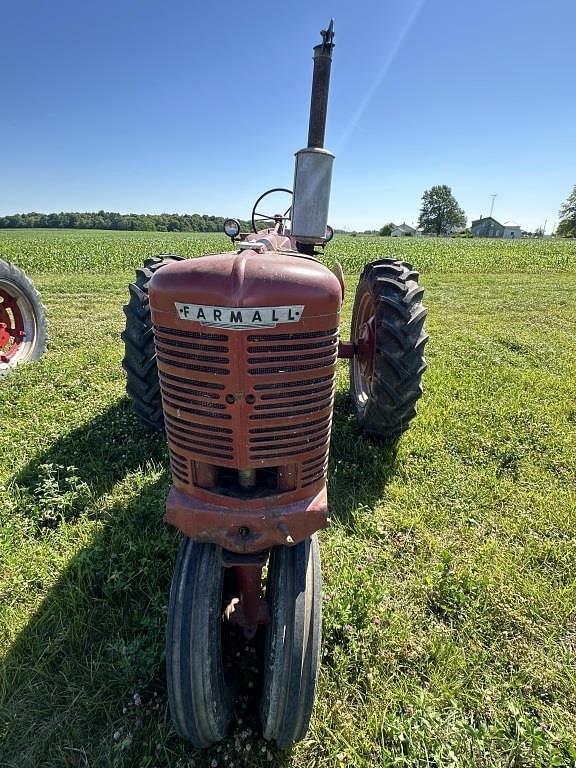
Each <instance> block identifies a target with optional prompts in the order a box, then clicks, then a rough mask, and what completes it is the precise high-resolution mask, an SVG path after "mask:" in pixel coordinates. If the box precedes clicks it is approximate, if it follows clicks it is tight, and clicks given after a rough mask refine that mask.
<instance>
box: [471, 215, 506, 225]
mask: <svg viewBox="0 0 576 768" xmlns="http://www.w3.org/2000/svg"><path fill="white" fill-rule="evenodd" d="M485 221H492V222H494V224H497V225H498V226H499V227H503V226H504V224H500V222H499V221H496V219H495V218H494V216H481V217H480V218H479V219H474V221H473V222H472V224H471V225H470V226H472V227H474V226H476V224H480V223H483V222H485Z"/></svg>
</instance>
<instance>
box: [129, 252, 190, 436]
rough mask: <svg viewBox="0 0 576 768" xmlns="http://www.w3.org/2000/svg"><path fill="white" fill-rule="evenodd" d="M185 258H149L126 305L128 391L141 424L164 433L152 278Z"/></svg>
mask: <svg viewBox="0 0 576 768" xmlns="http://www.w3.org/2000/svg"><path fill="white" fill-rule="evenodd" d="M183 258H184V257H183V256H176V255H174V254H165V255H163V256H153V257H152V258H150V259H146V261H145V262H144V266H143V267H142V268H140V269H137V270H136V280H135V282H133V283H130V285H129V286H128V289H129V291H130V300H129V301H128V304H126V305H125V306H124V314H125V315H126V327H125V329H124V332H123V333H122V340H123V341H124V359H123V361H122V367H123V368H124V370H125V371H126V379H127V380H126V392H127V394H128V395H129V397H130V398H131V400H132V407H133V409H134V413H135V414H136V416H137V417H138V420H139V421H140V423H141V424H142V425H143V426H144V427H146V428H147V429H150V430H152V431H153V432H160V431H161V430H162V429H163V428H164V414H163V412H162V399H161V395H160V382H159V380H158V368H157V365H156V350H155V348H154V331H153V329H152V318H151V316H150V302H149V300H148V288H149V286H150V280H151V279H152V277H153V276H154V274H155V273H156V272H157V271H158V270H159V269H162V267H165V266H166V264H172V263H173V262H175V261H181V260H182V259H183Z"/></svg>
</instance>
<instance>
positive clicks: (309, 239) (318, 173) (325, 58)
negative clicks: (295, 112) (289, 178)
mask: <svg viewBox="0 0 576 768" xmlns="http://www.w3.org/2000/svg"><path fill="white" fill-rule="evenodd" d="M320 34H321V35H322V42H321V43H320V44H319V45H316V46H315V47H314V74H313V77H312V95H311V98H310V121H309V124H308V146H307V147H306V148H305V149H300V150H299V151H298V152H296V166H295V169H294V201H293V205H292V232H291V234H292V236H293V237H294V238H295V239H296V240H297V241H298V242H301V243H308V244H314V243H323V242H324V240H325V239H326V225H327V223H328V206H329V204H330V184H331V181H332V164H333V162H334V155H333V154H332V153H331V152H329V151H328V150H327V149H324V135H325V132H326V113H327V109H328V91H329V87H330V70H331V67H332V51H333V49H334V20H333V19H332V20H331V21H330V24H329V25H328V29H325V30H322V32H321V33H320Z"/></svg>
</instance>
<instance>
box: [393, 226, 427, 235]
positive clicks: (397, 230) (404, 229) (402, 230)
mask: <svg viewBox="0 0 576 768" xmlns="http://www.w3.org/2000/svg"><path fill="white" fill-rule="evenodd" d="M419 234H420V232H418V230H417V229H414V227H411V226H410V225H409V224H406V223H404V224H400V226H398V227H394V229H393V230H392V232H390V237H417V236H418V235H419Z"/></svg>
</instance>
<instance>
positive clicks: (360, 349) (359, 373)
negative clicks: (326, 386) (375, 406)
mask: <svg viewBox="0 0 576 768" xmlns="http://www.w3.org/2000/svg"><path fill="white" fill-rule="evenodd" d="M375 325H376V306H375V304H374V299H373V298H372V295H371V294H370V293H368V292H366V293H364V294H363V296H362V297H361V299H360V303H359V305H358V311H357V313H356V323H355V329H354V338H353V339H352V341H353V342H354V346H355V353H354V360H353V364H352V375H353V377H354V391H355V393H356V398H357V399H358V403H359V405H361V406H363V405H365V404H366V402H367V401H368V398H369V397H370V394H371V392H372V378H373V376H374V348H375Z"/></svg>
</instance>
